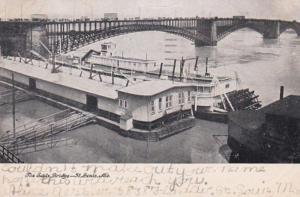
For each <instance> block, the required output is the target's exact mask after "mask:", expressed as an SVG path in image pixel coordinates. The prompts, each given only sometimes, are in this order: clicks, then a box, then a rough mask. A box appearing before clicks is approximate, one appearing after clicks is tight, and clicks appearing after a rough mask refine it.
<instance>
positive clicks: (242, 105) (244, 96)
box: [219, 88, 261, 111]
mask: <svg viewBox="0 0 300 197" xmlns="http://www.w3.org/2000/svg"><path fill="white" fill-rule="evenodd" d="M226 96H227V98H228V99H227V98H226V99H224V102H220V103H219V108H221V109H224V110H227V111H236V110H257V109H259V108H260V107H261V102H260V101H259V100H258V97H259V96H258V95H256V94H255V93H254V91H250V90H249V89H248V88H247V89H241V90H235V91H232V92H229V93H226ZM224 105H225V106H224ZM232 108H233V109H232Z"/></svg>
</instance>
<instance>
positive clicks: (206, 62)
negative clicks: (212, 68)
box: [205, 57, 208, 76]
mask: <svg viewBox="0 0 300 197" xmlns="http://www.w3.org/2000/svg"><path fill="white" fill-rule="evenodd" d="M207 64H208V57H206V61H205V76H206V75H207V74H208V73H207Z"/></svg>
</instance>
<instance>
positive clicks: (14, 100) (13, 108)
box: [11, 73, 16, 138]
mask: <svg viewBox="0 0 300 197" xmlns="http://www.w3.org/2000/svg"><path fill="white" fill-rule="evenodd" d="M11 80H12V117H13V136H14V138H15V137H16V98H15V76H14V73H11Z"/></svg>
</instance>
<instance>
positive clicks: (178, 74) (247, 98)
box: [70, 43, 261, 122]
mask: <svg viewBox="0 0 300 197" xmlns="http://www.w3.org/2000/svg"><path fill="white" fill-rule="evenodd" d="M111 45H112V44H111V43H104V44H102V45H101V49H102V50H101V51H95V50H90V51H88V52H86V53H84V54H82V56H81V57H77V58H76V57H71V58H70V59H71V61H74V59H77V61H76V62H75V64H74V63H73V65H74V66H75V67H77V68H80V69H84V70H88V71H90V72H100V73H102V74H106V75H111V73H114V75H115V76H117V77H118V76H119V77H125V78H128V79H129V80H134V81H136V80H153V79H155V80H156V79H161V80H169V81H173V82H183V83H186V84H190V85H191V86H192V87H193V91H192V93H191V94H192V103H193V105H192V107H193V112H194V115H195V117H197V118H201V119H207V120H212V121H217V122H227V113H228V112H231V111H237V110H245V109H246V110H256V109H259V108H260V107H261V104H260V101H259V100H258V97H259V96H258V95H256V94H255V92H254V91H251V90H249V89H248V88H245V89H241V88H239V79H238V77H237V75H235V76H217V75H212V74H210V73H208V71H207V63H206V71H205V73H203V74H200V73H199V71H198V58H189V59H183V58H182V59H178V60H176V59H173V61H174V64H173V65H164V64H163V63H161V64H157V63H156V61H155V60H149V59H137V58H128V57H123V56H114V55H113V48H114V47H112V46H111ZM103 49H105V50H103ZM108 49H112V50H111V51H110V50H108ZM188 60H195V63H194V65H193V68H191V65H190V64H189V65H188V66H187V65H186V67H185V62H186V61H188ZM178 62H179V64H176V63H178ZM206 62H207V61H206Z"/></svg>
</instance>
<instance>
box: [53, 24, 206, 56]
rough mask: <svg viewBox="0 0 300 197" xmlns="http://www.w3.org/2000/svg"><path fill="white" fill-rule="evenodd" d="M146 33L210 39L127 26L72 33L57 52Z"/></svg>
mask: <svg viewBox="0 0 300 197" xmlns="http://www.w3.org/2000/svg"><path fill="white" fill-rule="evenodd" d="M145 31H159V32H164V33H169V34H174V35H177V36H180V37H183V38H185V39H188V40H190V41H195V40H201V41H202V42H207V43H208V39H207V38H206V37H205V36H204V35H201V34H200V33H199V32H196V30H189V29H185V28H179V27H170V26H165V25H126V26H117V27H113V28H108V29H106V30H102V31H93V32H89V33H83V32H80V31H73V32H70V35H69V36H68V37H66V38H64V39H63V40H62V39H60V40H57V41H56V43H54V44H55V46H56V48H57V49H56V52H57V53H58V52H60V50H61V51H63V52H69V51H73V50H76V49H78V48H80V47H84V46H86V45H89V44H92V43H94V42H98V41H100V40H104V39H108V38H112V37H116V36H120V35H124V34H130V33H136V32H145Z"/></svg>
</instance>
